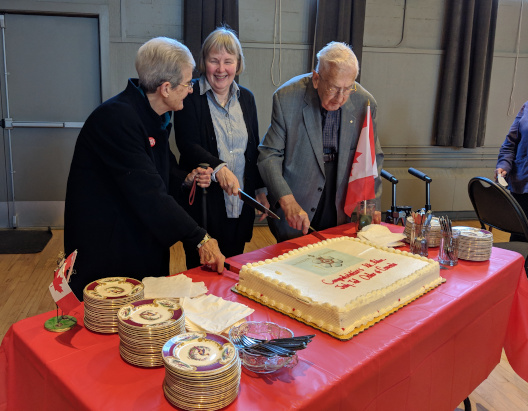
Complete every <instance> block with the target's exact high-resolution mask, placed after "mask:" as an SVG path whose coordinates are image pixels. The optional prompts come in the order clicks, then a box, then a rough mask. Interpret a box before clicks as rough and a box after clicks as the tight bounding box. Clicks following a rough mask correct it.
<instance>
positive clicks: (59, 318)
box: [44, 305, 77, 333]
mask: <svg viewBox="0 0 528 411" xmlns="http://www.w3.org/2000/svg"><path fill="white" fill-rule="evenodd" d="M56 307H57V315H56V316H55V317H51V318H50V319H49V320H47V321H46V322H45V323H44V328H45V329H46V330H48V331H52V332H56V333H61V332H64V331H68V330H71V329H72V328H73V327H75V325H76V324H77V318H75V317H72V316H71V315H64V313H63V314H62V315H59V306H58V305H56Z"/></svg>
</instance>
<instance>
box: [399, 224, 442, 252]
mask: <svg viewBox="0 0 528 411" xmlns="http://www.w3.org/2000/svg"><path fill="white" fill-rule="evenodd" d="M413 222H414V221H413V218H412V217H407V220H406V222H405V229H404V230H403V234H405V241H407V242H410V241H411V227H412V224H413ZM441 237H442V230H441V228H440V223H439V221H438V217H433V218H432V219H431V228H430V229H429V241H428V242H427V244H428V246H429V247H438V246H439V245H440V238H441Z"/></svg>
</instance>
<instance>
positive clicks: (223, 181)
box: [216, 166, 240, 196]
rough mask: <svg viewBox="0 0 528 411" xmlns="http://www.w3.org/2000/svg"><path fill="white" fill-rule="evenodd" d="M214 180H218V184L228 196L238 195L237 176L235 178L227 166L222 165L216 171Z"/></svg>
mask: <svg viewBox="0 0 528 411" xmlns="http://www.w3.org/2000/svg"><path fill="white" fill-rule="evenodd" d="M216 181H218V184H220V187H222V190H224V191H225V192H226V193H227V194H229V195H230V196H237V195H238V189H239V188H240V184H239V183H238V178H236V176H235V175H234V174H233V172H232V171H231V170H229V169H228V168H227V166H224V167H222V168H221V169H220V170H218V171H217V172H216Z"/></svg>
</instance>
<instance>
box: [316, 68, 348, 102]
mask: <svg viewBox="0 0 528 411" xmlns="http://www.w3.org/2000/svg"><path fill="white" fill-rule="evenodd" d="M317 75H318V76H319V78H320V79H321V80H323V81H326V80H325V79H324V78H323V76H321V74H320V73H317ZM325 91H326V92H327V93H328V94H329V95H331V96H334V97H335V96H337V95H339V94H343V96H347V97H348V96H350V95H352V94H354V93H355V92H356V91H357V82H356V81H355V80H354V86H353V87H350V88H346V89H345V88H337V87H325Z"/></svg>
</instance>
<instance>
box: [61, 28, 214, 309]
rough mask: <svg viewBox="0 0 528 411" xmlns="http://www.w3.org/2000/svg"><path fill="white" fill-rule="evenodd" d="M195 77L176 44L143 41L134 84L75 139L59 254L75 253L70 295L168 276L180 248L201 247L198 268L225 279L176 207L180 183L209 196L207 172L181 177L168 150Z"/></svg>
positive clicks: (210, 248)
mask: <svg viewBox="0 0 528 411" xmlns="http://www.w3.org/2000/svg"><path fill="white" fill-rule="evenodd" d="M193 68H194V59H193V57H192V55H191V53H190V52H189V50H188V49H187V47H185V46H184V45H183V44H181V43H179V42H177V41H176V40H172V39H168V38H164V37H162V38H155V39H152V40H150V41H148V42H147V43H145V44H144V45H143V46H141V48H140V49H139V51H138V54H137V57H136V70H137V72H138V75H139V79H130V80H129V81H128V85H127V88H126V89H125V90H124V91H123V92H122V93H120V94H118V95H117V96H115V97H113V98H111V99H110V100H108V101H106V102H104V103H103V104H101V105H100V106H99V107H98V108H96V109H95V110H94V112H93V113H92V114H91V115H90V117H89V118H88V119H87V120H86V122H85V124H84V126H83V128H82V130H81V132H80V134H79V137H78V139H77V143H76V146H75V152H74V155H73V160H72V164H71V168H70V174H69V177H68V185H67V190H66V205H65V215H64V220H65V221H64V248H65V252H66V254H67V255H68V254H70V253H71V252H73V251H74V250H77V251H78V254H77V258H76V261H75V267H74V269H75V274H74V275H72V276H71V281H70V285H71V288H72V290H73V292H74V293H75V295H76V296H77V297H78V298H79V299H82V297H83V289H84V287H85V286H86V285H87V284H89V283H90V282H92V281H95V280H98V279H100V278H103V277H110V276H112V277H113V276H124V277H132V278H136V279H139V280H141V279H142V278H143V277H146V276H166V275H169V256H170V247H171V246H172V245H173V244H174V243H176V242H177V241H184V242H185V243H186V244H187V246H188V247H192V248H196V247H198V246H200V248H199V253H200V257H201V259H202V261H203V262H204V263H208V264H210V265H211V266H212V268H213V269H217V270H218V271H219V272H221V271H222V270H223V264H224V257H223V256H222V254H221V253H220V250H219V249H218V244H217V243H216V240H212V239H210V236H209V235H208V234H207V233H206V230H204V229H203V228H202V227H200V226H199V225H198V224H197V223H196V221H194V220H193V219H192V218H191V217H190V216H189V215H188V214H187V212H185V210H184V209H183V208H182V207H181V205H180V204H179V203H178V202H177V200H176V198H177V197H178V196H179V194H180V192H181V187H182V183H186V184H187V185H190V184H191V183H192V181H193V179H194V178H195V177H197V178H198V180H197V181H198V183H199V184H204V185H205V186H207V185H208V184H209V181H210V173H211V172H212V169H210V170H209V175H208V173H207V172H204V173H203V175H202V174H198V172H197V170H194V171H192V172H191V173H190V174H188V175H187V172H186V171H183V170H181V169H180V168H179V167H178V165H177V163H176V159H175V158H174V155H173V154H172V152H171V151H170V149H169V141H168V138H169V132H170V129H171V124H170V115H169V113H170V112H172V111H177V110H181V108H182V107H183V104H182V102H183V99H184V98H185V97H186V96H187V95H188V94H189V93H192V87H191V84H190V81H191V78H192V70H193Z"/></svg>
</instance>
